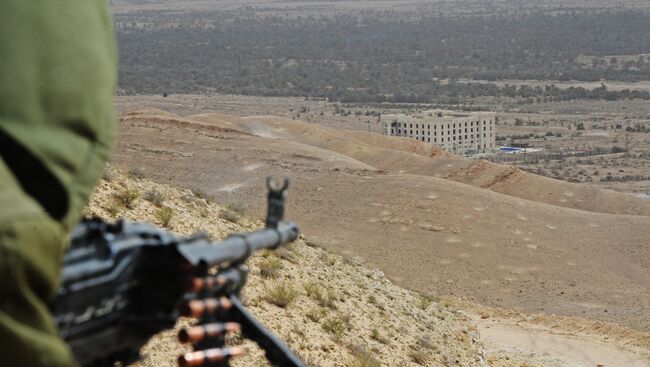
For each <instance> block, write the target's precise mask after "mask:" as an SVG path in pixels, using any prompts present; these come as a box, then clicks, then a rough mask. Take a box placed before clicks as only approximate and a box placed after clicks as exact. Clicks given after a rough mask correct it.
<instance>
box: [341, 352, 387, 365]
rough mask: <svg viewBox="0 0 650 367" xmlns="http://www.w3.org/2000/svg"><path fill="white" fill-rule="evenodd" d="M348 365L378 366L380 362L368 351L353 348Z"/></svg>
mask: <svg viewBox="0 0 650 367" xmlns="http://www.w3.org/2000/svg"><path fill="white" fill-rule="evenodd" d="M355 349H356V350H355V351H354V352H353V359H352V362H350V365H349V366H350V367H380V366H381V363H379V361H378V360H376V359H375V358H374V357H373V356H372V355H371V354H370V353H368V351H366V350H365V349H362V348H355Z"/></svg>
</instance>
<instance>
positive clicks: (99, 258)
mask: <svg viewBox="0 0 650 367" xmlns="http://www.w3.org/2000/svg"><path fill="white" fill-rule="evenodd" d="M267 186H268V188H269V195H268V204H269V206H268V212H267V218H266V224H267V228H265V229H261V230H258V231H254V232H250V233H241V234H233V235H230V236H229V237H227V238H226V239H224V240H222V241H219V242H211V241H209V239H208V237H207V235H205V234H200V233H199V234H195V235H193V236H190V237H178V236H176V235H174V234H172V233H170V232H167V231H165V230H162V229H159V228H156V227H154V226H153V225H150V224H146V223H130V222H125V221H121V220H120V221H117V222H115V223H106V222H104V221H102V220H99V219H91V220H86V221H84V222H82V223H81V224H80V225H79V226H78V227H77V228H76V229H75V231H74V232H73V234H72V236H71V245H70V248H69V250H68V251H67V253H66V254H65V256H64V268H63V277H62V278H63V279H62V286H61V288H60V290H59V294H58V297H57V298H56V300H55V302H54V303H53V305H52V312H53V314H54V317H55V321H56V324H57V326H58V328H59V330H60V334H61V336H62V338H63V339H65V340H66V341H67V342H68V343H69V345H70V347H71V349H72V352H73V354H74V355H75V357H76V358H77V361H78V362H79V363H80V364H81V365H82V366H112V365H114V363H115V362H118V361H119V362H122V363H123V364H128V363H132V362H134V361H136V360H138V359H139V358H140V355H139V350H140V348H141V347H142V346H143V345H144V344H145V343H146V342H147V341H148V340H149V338H150V337H151V336H153V335H154V334H156V333H158V332H159V331H162V330H164V329H169V328H171V327H173V326H174V324H175V323H176V320H177V319H178V318H179V317H180V316H191V317H195V318H197V319H198V323H197V325H196V326H192V327H190V328H186V329H183V330H181V332H180V333H179V339H180V341H181V342H185V343H192V346H193V349H194V350H195V351H194V352H192V353H188V354H186V355H183V356H181V357H179V359H178V362H179V365H180V366H183V367H184V366H187V367H190V366H191V367H194V366H228V360H229V359H230V358H232V357H237V356H239V355H242V354H243V353H244V352H245V351H244V350H243V349H242V348H238V347H232V348H226V347H225V335H226V334H227V333H228V332H233V331H238V332H241V335H242V336H243V337H245V338H248V339H251V340H253V341H255V342H257V343H258V345H260V347H261V348H262V349H263V350H264V351H265V353H266V357H267V359H268V360H269V362H271V363H272V364H273V365H275V366H296V367H300V366H303V363H302V362H301V361H300V359H298V358H297V357H296V356H295V355H294V354H293V353H292V352H291V351H290V350H289V349H288V348H287V347H286V346H285V345H284V344H283V343H282V342H281V341H280V340H279V339H278V338H277V337H275V336H274V335H273V334H271V333H270V332H269V331H268V330H266V329H265V328H264V326H263V325H262V324H261V323H260V322H259V321H258V320H256V319H255V318H254V317H253V316H252V315H251V314H250V313H249V312H248V310H246V308H245V307H244V306H243V304H242V302H241V300H240V299H239V293H240V291H241V289H242V287H243V286H244V284H245V283H246V278H247V275H248V268H247V267H246V265H245V264H244V262H245V261H246V259H247V258H248V257H249V256H251V255H252V254H253V253H254V252H255V251H258V250H261V249H275V248H277V247H278V246H281V245H284V244H286V243H289V242H292V241H294V240H295V239H296V238H297V237H298V235H299V230H298V227H297V226H296V225H295V224H294V223H292V222H289V221H284V220H283V218H282V216H283V213H284V201H285V198H286V190H287V188H288V180H287V179H286V178H285V181H284V184H283V185H282V186H279V187H278V186H277V185H274V184H273V181H272V180H271V179H268V180H267Z"/></svg>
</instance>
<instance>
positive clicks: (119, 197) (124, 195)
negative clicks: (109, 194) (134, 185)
mask: <svg viewBox="0 0 650 367" xmlns="http://www.w3.org/2000/svg"><path fill="white" fill-rule="evenodd" d="M139 197H140V192H138V190H136V189H129V188H126V189H124V190H121V191H118V192H116V193H115V194H113V198H114V199H115V200H116V201H117V203H118V204H120V205H122V206H124V207H125V208H127V209H133V205H134V204H135V201H136V200H138V198H139Z"/></svg>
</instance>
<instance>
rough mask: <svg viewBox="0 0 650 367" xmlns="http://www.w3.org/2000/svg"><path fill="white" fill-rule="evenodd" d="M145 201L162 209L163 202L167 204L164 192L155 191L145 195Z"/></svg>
mask: <svg viewBox="0 0 650 367" xmlns="http://www.w3.org/2000/svg"><path fill="white" fill-rule="evenodd" d="M144 199H145V200H146V201H148V202H150V203H151V204H153V205H155V206H157V207H161V206H162V204H163V202H165V195H164V194H163V193H162V192H160V191H158V190H156V189H153V190H149V191H147V192H146V193H145V194H144Z"/></svg>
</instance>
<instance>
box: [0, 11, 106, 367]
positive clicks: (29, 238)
mask: <svg viewBox="0 0 650 367" xmlns="http://www.w3.org/2000/svg"><path fill="white" fill-rule="evenodd" d="M116 60H117V58H116V47H115V40H114V35H113V32H112V21H111V18H110V13H109V10H108V8H107V5H106V3H105V1H104V0H57V1H51V0H28V1H26V0H2V1H0V345H1V346H2V348H0V349H2V356H1V357H0V358H1V359H0V360H1V361H2V362H0V364H1V365H3V366H4V365H7V366H28V367H32V366H33V367H37V366H52V367H54V366H56V367H59V366H71V365H74V361H73V359H72V357H71V355H70V352H69V351H68V349H67V347H66V345H65V343H64V342H63V341H62V340H61V339H60V338H59V337H58V336H57V332H56V329H55V326H54V322H53V320H52V316H51V315H50V314H49V312H48V308H47V303H48V302H49V301H50V300H51V298H52V297H53V296H54V294H55V293H56V289H57V287H58V285H59V277H60V273H61V269H60V266H61V256H62V253H63V251H64V249H65V238H66V236H67V233H68V231H69V230H70V229H71V228H72V226H73V225H74V224H75V223H76V222H77V221H78V219H79V218H80V216H81V212H82V209H83V207H84V206H85V205H86V203H87V201H88V198H89V197H90V194H91V192H92V190H93V188H94V186H95V184H96V183H97V181H98V180H99V178H100V176H101V173H102V171H103V168H104V163H105V162H106V160H108V158H109V156H110V153H111V149H112V144H113V140H114V135H115V129H116V123H115V119H114V114H113V106H112V95H113V91H114V88H115V83H116V76H117V66H116V62H117V61H116Z"/></svg>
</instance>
